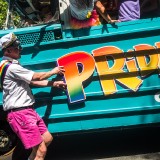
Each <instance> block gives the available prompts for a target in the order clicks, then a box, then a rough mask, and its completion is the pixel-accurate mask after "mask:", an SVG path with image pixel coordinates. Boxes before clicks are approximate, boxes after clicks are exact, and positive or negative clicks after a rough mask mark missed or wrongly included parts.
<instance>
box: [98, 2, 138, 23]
mask: <svg viewBox="0 0 160 160" xmlns="http://www.w3.org/2000/svg"><path fill="white" fill-rule="evenodd" d="M106 2H108V3H110V1H107V0H98V1H97V2H96V8H97V10H98V11H99V13H100V14H101V16H102V17H103V19H105V20H106V21H107V22H108V23H115V22H124V21H131V20H137V19H139V18H140V5H139V0H114V3H113V2H112V4H115V5H111V6H115V7H110V8H112V9H109V8H108V7H106V5H105V3H106ZM115 9H116V10H118V18H117V20H113V19H112V18H111V16H110V15H109V14H108V11H109V10H110V11H114V10H115Z"/></svg>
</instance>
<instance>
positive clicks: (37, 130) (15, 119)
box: [7, 108, 47, 149]
mask: <svg viewBox="0 0 160 160" xmlns="http://www.w3.org/2000/svg"><path fill="white" fill-rule="evenodd" d="M7 119H8V122H9V124H10V126H11V128H12V130H13V131H14V132H15V133H16V134H17V136H18V137H19V138H20V139H21V141H22V143H23V144H24V147H25V148H26V149H29V148H32V147H34V146H36V145H38V144H40V143H41V142H42V141H43V139H42V136H41V135H43V134H44V133H45V132H46V131H47V127H46V125H45V123H44V121H43V120H42V118H40V116H39V115H38V114H37V113H36V111H35V110H34V109H32V108H29V109H24V110H19V111H15V112H12V111H11V112H10V113H8V116H7Z"/></svg>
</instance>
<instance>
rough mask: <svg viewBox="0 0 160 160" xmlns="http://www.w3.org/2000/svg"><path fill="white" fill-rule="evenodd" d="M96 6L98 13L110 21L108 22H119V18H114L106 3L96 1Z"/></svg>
mask: <svg viewBox="0 0 160 160" xmlns="http://www.w3.org/2000/svg"><path fill="white" fill-rule="evenodd" d="M95 7H96V9H97V11H98V13H99V14H100V15H101V16H102V17H103V18H104V19H105V20H106V21H107V22H108V23H115V22H119V21H118V20H112V19H111V17H110V15H109V14H108V13H107V11H106V9H105V7H104V5H103V4H102V3H101V2H100V1H96V2H95Z"/></svg>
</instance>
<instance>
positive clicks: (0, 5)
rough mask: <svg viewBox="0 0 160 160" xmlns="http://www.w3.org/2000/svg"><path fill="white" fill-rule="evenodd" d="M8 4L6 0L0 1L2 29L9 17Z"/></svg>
mask: <svg viewBox="0 0 160 160" xmlns="http://www.w3.org/2000/svg"><path fill="white" fill-rule="evenodd" d="M7 8H8V4H7V2H5V1H4V0H0V29H2V27H3V24H4V22H5V20H6V16H7Z"/></svg>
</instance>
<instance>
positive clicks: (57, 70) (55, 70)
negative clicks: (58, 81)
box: [52, 66, 65, 75]
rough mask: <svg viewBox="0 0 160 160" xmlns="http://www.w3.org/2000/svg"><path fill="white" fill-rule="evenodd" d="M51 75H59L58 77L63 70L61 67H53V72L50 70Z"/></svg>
mask: <svg viewBox="0 0 160 160" xmlns="http://www.w3.org/2000/svg"><path fill="white" fill-rule="evenodd" d="M52 72H53V74H59V75H63V74H64V72H65V70H64V67H63V66H59V67H55V68H54V69H53V70H52Z"/></svg>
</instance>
